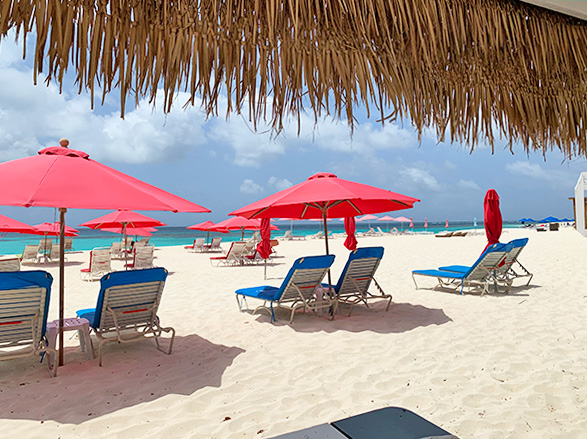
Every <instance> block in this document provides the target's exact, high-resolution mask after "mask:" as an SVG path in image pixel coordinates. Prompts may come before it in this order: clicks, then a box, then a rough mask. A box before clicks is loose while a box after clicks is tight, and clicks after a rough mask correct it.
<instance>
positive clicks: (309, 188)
mask: <svg viewBox="0 0 587 439" xmlns="http://www.w3.org/2000/svg"><path fill="white" fill-rule="evenodd" d="M417 201H420V200H418V199H416V198H412V197H408V196H406V195H401V194H397V193H395V192H391V191H388V190H385V189H379V188H376V187H374V186H369V185H366V184H362V183H356V182H353V181H348V180H343V179H342V178H338V177H337V176H336V175H334V174H331V173H329V172H320V173H318V174H314V175H312V176H311V177H309V178H308V179H307V180H305V181H303V182H301V183H298V184H296V185H294V186H291V187H289V188H287V189H284V190H282V191H280V192H277V193H275V194H273V195H270V196H268V197H266V198H263V199H261V200H259V201H256V202H254V203H252V204H249V205H248V206H245V207H242V208H240V209H238V210H235V211H234V212H231V213H230V215H238V216H243V217H245V218H281V217H287V218H301V219H312V218H321V219H322V222H323V224H324V235H325V238H326V239H325V240H324V242H325V245H326V254H328V226H327V224H326V222H327V220H328V218H344V217H350V216H352V217H354V216H357V215H364V214H367V213H371V214H374V213H380V212H391V211H394V210H401V209H410V208H412V207H414V203H415V202H417Z"/></svg>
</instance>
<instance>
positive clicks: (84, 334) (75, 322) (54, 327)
mask: <svg viewBox="0 0 587 439" xmlns="http://www.w3.org/2000/svg"><path fill="white" fill-rule="evenodd" d="M76 330H77V334H78V338H79V346H80V350H81V351H82V352H85V353H86V356H87V358H88V360H91V359H93V358H94V347H93V345H92V339H91V338H90V322H89V321H88V319H77V318H71V319H64V320H63V332H65V331H76ZM58 335H59V320H53V321H52V322H49V323H47V341H48V343H49V347H50V348H53V349H56V348H57V336H58ZM53 357H54V355H53V354H51V355H49V364H50V365H53V361H54V358H53Z"/></svg>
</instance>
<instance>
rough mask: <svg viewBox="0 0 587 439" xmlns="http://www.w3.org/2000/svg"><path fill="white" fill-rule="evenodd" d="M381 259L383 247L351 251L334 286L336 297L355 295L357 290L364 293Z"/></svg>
mask: <svg viewBox="0 0 587 439" xmlns="http://www.w3.org/2000/svg"><path fill="white" fill-rule="evenodd" d="M382 257H383V247H363V248H358V249H356V250H355V251H352V252H351V253H350V254H349V259H348V260H347V263H346V265H345V266H344V269H343V270H342V273H341V274H340V279H339V280H338V283H337V284H336V285H335V286H334V290H335V291H336V293H337V295H338V296H345V295H348V294H352V295H356V294H357V289H358V292H362V293H366V292H367V291H368V290H369V286H370V285H371V281H372V280H373V276H374V274H375V272H376V271H377V268H378V267H379V263H380V262H381V258H382Z"/></svg>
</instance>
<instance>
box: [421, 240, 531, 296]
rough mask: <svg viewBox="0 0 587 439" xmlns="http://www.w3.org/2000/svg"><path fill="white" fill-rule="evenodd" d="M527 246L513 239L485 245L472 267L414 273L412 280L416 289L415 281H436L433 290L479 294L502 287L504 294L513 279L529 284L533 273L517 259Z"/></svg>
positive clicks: (442, 268) (440, 268)
mask: <svg viewBox="0 0 587 439" xmlns="http://www.w3.org/2000/svg"><path fill="white" fill-rule="evenodd" d="M527 243H528V238H521V239H514V240H513V241H510V242H508V243H507V244H499V243H498V244H493V245H490V246H488V247H487V248H486V249H485V251H484V252H483V253H482V254H481V256H479V258H478V259H477V260H476V261H475V263H474V264H473V265H470V266H469V265H448V266H442V267H439V268H438V269H434V270H414V271H412V279H413V281H414V284H415V285H416V289H418V288H419V287H418V283H417V282H416V278H417V277H418V276H422V277H432V278H436V280H437V282H438V283H437V285H436V287H444V288H453V289H457V290H459V291H460V293H461V294H463V292H465V290H468V291H473V290H478V291H480V292H481V295H483V294H485V293H489V292H490V290H491V289H493V291H495V292H497V291H498V288H499V287H502V288H503V290H504V292H505V293H506V294H507V293H508V292H509V291H510V288H511V286H512V283H513V281H514V280H515V279H518V278H524V277H527V278H528V281H527V283H526V286H528V285H529V284H530V281H531V280H532V277H533V274H532V273H530V272H529V271H528V270H527V269H526V268H525V267H524V266H523V265H522V264H521V263H520V261H519V260H518V257H519V255H520V253H521V251H522V250H523V249H524V247H525V246H526V244H527Z"/></svg>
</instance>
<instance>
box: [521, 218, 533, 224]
mask: <svg viewBox="0 0 587 439" xmlns="http://www.w3.org/2000/svg"><path fill="white" fill-rule="evenodd" d="M518 222H519V223H535V222H536V221H534V220H533V219H532V218H522V219H519V220H518Z"/></svg>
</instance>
